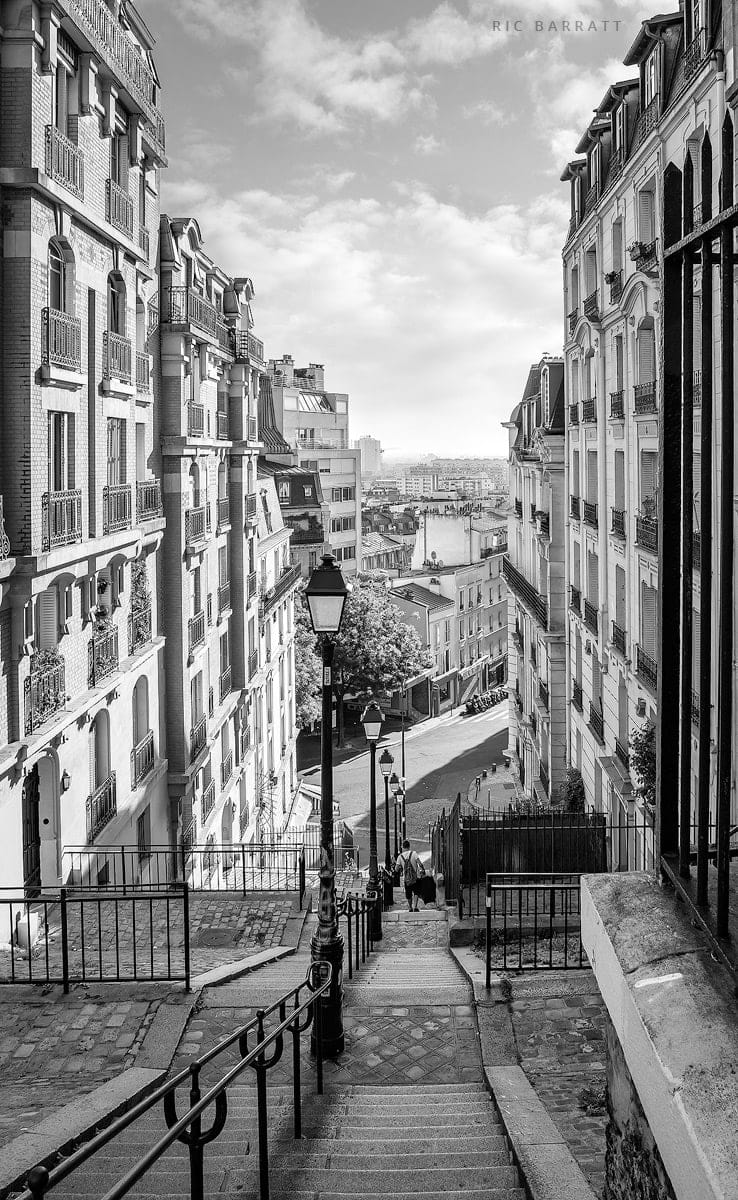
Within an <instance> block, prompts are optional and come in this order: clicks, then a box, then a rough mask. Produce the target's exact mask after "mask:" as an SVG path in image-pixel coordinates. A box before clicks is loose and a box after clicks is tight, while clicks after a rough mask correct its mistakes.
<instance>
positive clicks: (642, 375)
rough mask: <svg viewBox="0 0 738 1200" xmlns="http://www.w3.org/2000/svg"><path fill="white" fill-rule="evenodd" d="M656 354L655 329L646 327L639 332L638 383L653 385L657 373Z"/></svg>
mask: <svg viewBox="0 0 738 1200" xmlns="http://www.w3.org/2000/svg"><path fill="white" fill-rule="evenodd" d="M655 363H656V354H655V346H654V336H653V328H652V327H651V326H649V325H644V326H642V327H641V329H640V330H639V331H638V382H639V383H653V382H654V380H655V379H656V372H655Z"/></svg>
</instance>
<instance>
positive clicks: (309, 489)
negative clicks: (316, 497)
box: [302, 483, 313, 500]
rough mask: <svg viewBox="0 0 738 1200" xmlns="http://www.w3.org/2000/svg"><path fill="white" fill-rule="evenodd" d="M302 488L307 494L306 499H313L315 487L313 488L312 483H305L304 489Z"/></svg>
mask: <svg viewBox="0 0 738 1200" xmlns="http://www.w3.org/2000/svg"><path fill="white" fill-rule="evenodd" d="M302 490H303V492H304V494H305V499H306V500H311V499H312V496H313V488H312V484H309V483H307V484H305V485H304V486H303V489H302Z"/></svg>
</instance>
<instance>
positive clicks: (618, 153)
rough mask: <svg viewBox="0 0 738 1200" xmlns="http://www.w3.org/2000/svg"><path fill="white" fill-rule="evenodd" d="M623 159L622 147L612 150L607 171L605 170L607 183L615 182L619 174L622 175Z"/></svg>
mask: <svg viewBox="0 0 738 1200" xmlns="http://www.w3.org/2000/svg"><path fill="white" fill-rule="evenodd" d="M623 159H624V155H623V150H622V147H619V148H618V149H617V150H614V151H613V153H612V155H611V157H610V165H609V167H608V171H607V182H608V184H610V183H615V181H616V180H617V179H619V178H620V176H621V175H622V173H623Z"/></svg>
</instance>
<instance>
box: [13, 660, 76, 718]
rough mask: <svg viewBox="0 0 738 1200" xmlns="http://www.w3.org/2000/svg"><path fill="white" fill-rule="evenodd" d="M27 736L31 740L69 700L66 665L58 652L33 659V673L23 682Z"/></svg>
mask: <svg viewBox="0 0 738 1200" xmlns="http://www.w3.org/2000/svg"><path fill="white" fill-rule="evenodd" d="M23 687H24V700H25V723H24V728H25V734H26V737H28V736H29V735H30V734H32V733H33V732H34V731H35V730H36V729H39V728H40V726H41V725H43V724H44V723H45V722H46V721H48V720H49V718H50V717H53V715H54V713H56V712H59V711H60V710H61V709H63V708H64V705H65V703H66V699H67V690H66V686H65V663H64V659H63V658H62V656H61V654H59V652H58V651H56V650H53V651H52V650H40V651H38V652H37V653H36V654H34V655H33V657H32V658H31V673H30V675H29V676H28V678H27V679H26V680H25V682H24V685H23Z"/></svg>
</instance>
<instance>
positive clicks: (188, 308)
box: [160, 287, 233, 354]
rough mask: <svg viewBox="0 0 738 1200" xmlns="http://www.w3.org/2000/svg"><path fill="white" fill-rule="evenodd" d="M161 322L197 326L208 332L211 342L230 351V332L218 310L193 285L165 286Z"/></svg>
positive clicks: (231, 332) (231, 334) (231, 333)
mask: <svg viewBox="0 0 738 1200" xmlns="http://www.w3.org/2000/svg"><path fill="white" fill-rule="evenodd" d="M160 316H161V322H162V324H163V325H196V326H197V327H198V329H201V330H202V331H203V332H204V333H207V334H208V335H209V338H210V342H211V343H212V344H213V345H217V346H220V348H221V349H222V350H225V351H226V352H227V353H229V354H230V353H231V352H232V347H233V342H232V338H233V331H232V330H231V329H230V328H229V327H228V326H227V325H226V323H225V321H224V320H223V318H222V316H221V314H220V312H219V311H218V309H217V308H216V307H215V305H214V304H211V303H210V301H209V300H206V298H205V297H204V296H201V295H200V294H199V293H198V292H196V291H194V289H193V288H188V287H168V288H164V289H163V291H162V293H161V314H160Z"/></svg>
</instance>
